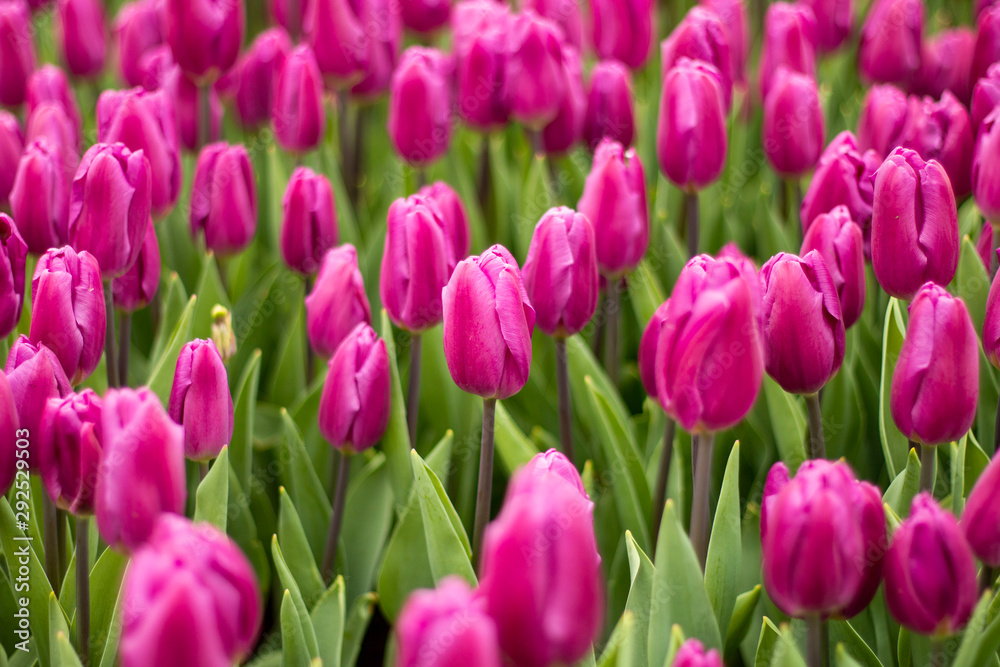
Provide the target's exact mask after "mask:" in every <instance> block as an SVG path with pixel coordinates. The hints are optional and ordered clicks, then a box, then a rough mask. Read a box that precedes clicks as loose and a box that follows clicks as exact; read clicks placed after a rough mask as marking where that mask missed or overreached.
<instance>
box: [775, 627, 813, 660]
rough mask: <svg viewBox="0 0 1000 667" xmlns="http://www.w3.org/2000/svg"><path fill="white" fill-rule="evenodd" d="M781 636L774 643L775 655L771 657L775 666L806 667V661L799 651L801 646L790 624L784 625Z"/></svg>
mask: <svg viewBox="0 0 1000 667" xmlns="http://www.w3.org/2000/svg"><path fill="white" fill-rule="evenodd" d="M781 630H782V632H781V636H780V637H779V638H778V641H777V642H776V643H775V645H774V655H773V656H772V657H771V665H772V666H773V667H806V661H805V660H803V659H802V654H801V653H799V647H798V646H796V645H795V640H794V638H793V637H792V633H791V631H790V630H789V628H788V626H782V628H781Z"/></svg>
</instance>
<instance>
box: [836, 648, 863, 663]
mask: <svg viewBox="0 0 1000 667" xmlns="http://www.w3.org/2000/svg"><path fill="white" fill-rule="evenodd" d="M833 664H834V667H862V665H861V663H860V662H858V661H857V660H855V659H854V658H852V657H851V654H850V653H848V652H847V648H846V647H845V646H844V645H843V644H837V650H836V652H835V653H834V656H833Z"/></svg>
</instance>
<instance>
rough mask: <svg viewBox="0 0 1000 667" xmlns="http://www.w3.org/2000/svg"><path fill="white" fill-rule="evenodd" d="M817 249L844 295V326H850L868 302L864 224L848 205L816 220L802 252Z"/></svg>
mask: <svg viewBox="0 0 1000 667" xmlns="http://www.w3.org/2000/svg"><path fill="white" fill-rule="evenodd" d="M813 250H815V251H817V252H819V254H820V255H821V256H822V257H823V261H824V263H825V264H826V268H827V271H828V272H829V274H830V280H831V281H832V282H833V286H834V288H835V289H836V290H837V295H838V296H839V297H840V311H841V316H842V318H843V321H844V328H845V329H849V328H850V327H852V326H854V323H855V322H857V321H858V318H860V317H861V311H862V309H863V308H864V305H865V255H864V239H863V238H862V233H861V227H859V226H858V225H856V224H855V223H854V221H853V220H852V219H851V214H850V211H848V209H847V207H846V206H837V207H836V208H834V209H833V210H831V211H830V212H829V213H823V214H821V215H819V216H818V217H817V218H816V219H815V220H813V222H812V224H811V225H810V226H809V229H808V231H807V232H806V236H805V238H804V239H803V240H802V251H801V253H800V254H801V255H802V256H803V257H805V256H806V255H808V254H809V252H810V251H813Z"/></svg>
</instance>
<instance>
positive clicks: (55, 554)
mask: <svg viewBox="0 0 1000 667" xmlns="http://www.w3.org/2000/svg"><path fill="white" fill-rule="evenodd" d="M42 522H43V526H42V529H43V531H44V532H43V534H42V538H43V540H44V542H45V574H46V576H47V577H48V578H49V583H50V584H52V590H53V591H58V590H59V589H60V588H61V586H60V581H59V535H58V532H57V530H58V529H57V527H56V524H57V523H58V518H57V517H56V504H55V503H54V502H52V498H51V497H49V491H48V489H45V488H43V489H42Z"/></svg>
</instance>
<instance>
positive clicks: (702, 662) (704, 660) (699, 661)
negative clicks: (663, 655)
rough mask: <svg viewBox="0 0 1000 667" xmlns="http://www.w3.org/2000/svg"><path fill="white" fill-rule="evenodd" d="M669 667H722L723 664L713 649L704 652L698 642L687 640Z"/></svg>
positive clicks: (703, 648)
mask: <svg viewBox="0 0 1000 667" xmlns="http://www.w3.org/2000/svg"><path fill="white" fill-rule="evenodd" d="M670 667H723V664H722V657H721V656H720V655H719V652H718V651H716V650H715V649H714V648H713V649H709V650H708V651H706V650H705V647H704V646H703V645H702V643H701V642H700V641H698V640H697V639H688V640H687V641H686V642H684V643H683V644H681V647H680V648H679V649H677V653H676V654H675V655H674V661H673V662H672V663H671V664H670Z"/></svg>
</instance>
